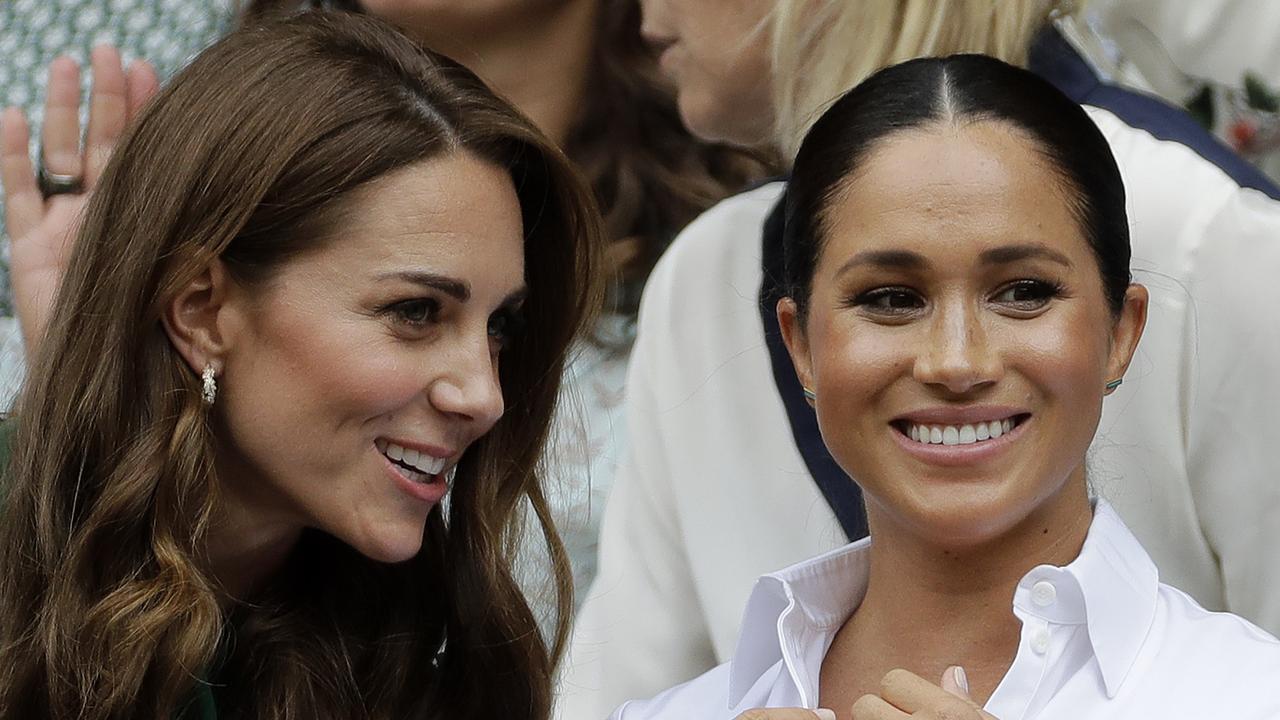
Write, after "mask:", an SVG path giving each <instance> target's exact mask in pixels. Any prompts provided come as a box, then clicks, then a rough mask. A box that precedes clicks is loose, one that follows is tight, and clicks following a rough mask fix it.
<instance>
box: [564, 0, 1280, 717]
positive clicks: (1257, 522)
mask: <svg viewBox="0 0 1280 720" xmlns="http://www.w3.org/2000/svg"><path fill="white" fill-rule="evenodd" d="M640 4H641V6H642V9H643V19H644V21H643V26H642V27H643V33H644V35H645V37H646V38H647V39H649V40H650V42H652V43H653V44H654V45H655V46H656V47H657V48H658V49H659V50H661V52H662V67H663V70H664V71H665V72H666V73H667V74H668V76H669V77H670V78H671V80H672V81H673V83H674V84H675V86H676V96H677V100H678V105H679V107H680V112H681V116H682V117H683V118H684V119H685V120H686V124H687V126H688V127H689V128H690V130H692V131H693V132H694V133H695V134H697V135H698V136H699V137H703V138H707V139H715V140H720V141H723V142H729V143H733V144H740V145H749V146H758V145H762V144H763V145H764V146H766V147H769V148H772V149H774V150H776V151H777V152H778V153H779V155H780V156H781V158H782V162H783V164H784V165H786V166H789V165H790V164H791V162H792V161H793V160H794V157H795V151H796V149H797V148H798V147H799V146H800V142H801V139H802V138H803V137H804V136H805V133H806V131H807V130H808V128H809V127H810V126H811V125H812V124H813V123H814V122H815V121H816V120H817V119H818V118H819V117H820V116H821V115H822V112H823V110H824V109H825V108H827V107H829V106H830V104H831V103H833V102H834V101H835V100H836V99H837V98H839V97H840V96H841V95H843V94H844V93H845V92H847V91H848V90H849V89H851V88H853V87H854V86H856V85H857V84H858V83H860V82H862V81H863V80H865V79H867V78H868V77H870V76H871V74H873V73H874V72H875V71H877V70H878V69H881V68H884V67H887V66H889V65H893V64H896V63H900V62H905V61H907V60H911V59H913V58H918V57H945V56H948V55H953V54H956V53H979V54H983V55H988V56H991V57H995V58H999V59H1001V60H1003V61H1005V62H1007V63H1010V64H1012V65H1017V66H1019V67H1024V68H1027V69H1029V70H1031V71H1032V72H1034V73H1036V74H1037V75H1038V76H1039V77H1041V78H1043V79H1045V80H1047V81H1048V82H1050V83H1051V84H1053V86H1054V87H1056V88H1057V89H1058V90H1059V91H1061V92H1062V93H1063V94H1064V95H1066V96H1067V97H1068V98H1070V99H1071V100H1072V101H1074V102H1075V103H1077V104H1078V105H1079V106H1081V107H1082V108H1083V109H1084V110H1085V112H1086V113H1088V114H1089V117H1090V118H1091V119H1092V120H1093V121H1094V123H1095V124H1096V125H1097V126H1098V128H1099V130H1100V131H1101V132H1102V134H1103V136H1104V137H1105V138H1106V139H1107V142H1108V144H1109V145H1110V148H1111V151H1112V153H1113V154H1114V156H1115V161H1116V165H1117V166H1118V167H1119V169H1120V174H1121V177H1123V179H1124V182H1125V186H1126V198H1125V202H1126V210H1127V216H1128V222H1129V232H1130V238H1131V241H1132V259H1133V261H1132V263H1131V264H1132V268H1133V272H1134V274H1135V277H1137V278H1138V279H1139V280H1141V282H1142V283H1143V284H1144V285H1145V286H1147V287H1148V289H1149V291H1150V294H1151V298H1152V299H1151V303H1150V308H1151V311H1150V314H1149V320H1148V322H1147V326H1146V330H1145V332H1144V335H1143V338H1144V339H1143V343H1142V346H1141V347H1140V348H1139V350H1138V356H1137V358H1136V360H1135V361H1134V367H1133V370H1131V371H1130V373H1129V375H1128V377H1126V378H1125V382H1124V385H1123V386H1121V387H1119V388H1117V389H1116V391H1115V393H1114V395H1115V397H1114V398H1113V400H1112V401H1111V402H1108V403H1107V404H1106V406H1105V407H1104V409H1103V414H1102V418H1101V420H1100V421H1099V424H1098V433H1097V435H1096V437H1095V440H1094V443H1093V446H1092V450H1091V451H1090V463H1091V466H1092V469H1093V471H1094V473H1093V484H1094V486H1095V488H1096V490H1097V492H1098V493H1099V495H1101V496H1103V497H1105V498H1106V499H1107V500H1108V501H1109V502H1111V503H1112V504H1113V506H1114V507H1115V509H1116V510H1117V512H1118V513H1119V514H1120V515H1121V517H1123V518H1124V520H1125V523H1126V524H1127V525H1128V526H1129V527H1130V528H1131V529H1132V530H1133V533H1134V535H1135V536H1137V537H1138V538H1139V539H1140V540H1141V542H1142V544H1143V546H1144V548H1145V549H1146V551H1147V552H1148V553H1150V555H1151V557H1152V558H1153V559H1154V560H1155V562H1156V564H1157V565H1159V567H1160V570H1161V578H1162V579H1163V580H1164V581H1165V582H1168V583H1169V584H1171V585H1174V586H1176V587H1178V588H1180V589H1182V590H1184V591H1185V592H1187V593H1188V594H1190V595H1191V596H1192V597H1194V598H1195V599H1196V601H1197V602H1199V603H1200V604H1201V605H1203V606H1204V607H1206V608H1208V609H1211V610H1227V611H1230V612H1233V613H1236V614H1238V615H1241V616H1242V617H1245V618H1247V619H1249V620H1250V621H1251V622H1255V623H1257V624H1258V625H1259V626H1261V627H1263V628H1264V629H1266V630H1267V631H1268V632H1270V633H1272V634H1280V554H1277V553H1274V552H1272V548H1273V546H1274V545H1275V543H1274V538H1273V537H1272V535H1273V533H1270V532H1267V531H1266V530H1265V528H1270V527H1275V526H1277V525H1280V484H1278V483H1276V482H1274V477H1275V471H1274V468H1276V467H1278V466H1280V443H1276V442H1273V441H1271V439H1270V437H1269V436H1267V435H1266V434H1265V433H1260V432H1257V428H1262V427H1267V426H1269V423H1270V418H1271V416H1272V414H1273V410H1274V408H1273V406H1274V405H1275V401H1274V399H1273V398H1276V397H1280V324H1276V323H1271V324H1265V323H1263V324H1260V323H1258V322H1256V321H1255V319H1254V317H1255V315H1254V313H1252V312H1250V310H1249V309H1250V308H1262V307H1272V306H1277V307H1280V283H1276V282H1275V281H1274V275H1275V271H1274V269H1275V268H1276V267H1280V243H1278V242H1276V240H1275V239H1276V238H1277V237H1280V187H1277V186H1276V184H1275V183H1274V182H1272V181H1270V180H1269V179H1267V178H1266V177H1265V176H1264V175H1263V174H1262V173H1261V172H1259V171H1258V169H1257V168H1254V167H1252V166H1250V165H1249V164H1248V163H1247V162H1245V161H1244V160H1242V159H1241V158H1240V157H1238V156H1236V155H1235V154H1234V153H1232V151H1231V150H1230V149H1229V148H1227V147H1226V146H1224V145H1222V144H1221V143H1220V142H1218V141H1217V140H1216V139H1215V138H1214V137H1213V136H1212V135H1211V134H1210V133H1208V132H1207V131H1205V129H1204V128H1203V127H1201V126H1200V125H1199V124H1198V123H1197V122H1196V121H1195V120H1194V119H1192V118H1191V117H1190V116H1189V115H1187V114H1186V113H1185V112H1183V111H1181V110H1180V109H1178V108H1175V107H1172V106H1169V105H1165V104H1163V103H1162V102H1160V101H1159V100H1157V99H1154V98H1151V97H1148V96H1145V95H1142V94H1141V93H1138V92H1133V91H1131V90H1128V89H1125V88H1124V87H1121V86H1118V85H1117V84H1116V83H1115V82H1114V80H1112V79H1110V78H1109V76H1108V74H1107V73H1106V72H1105V71H1103V70H1098V69H1097V68H1099V67H1104V68H1105V67H1106V66H1107V64H1106V58H1105V57H1103V58H1102V61H1103V62H1102V64H1101V66H1099V65H1097V64H1095V63H1094V61H1095V60H1097V59H1099V55H1098V53H1097V51H1098V50H1100V49H1101V46H1100V45H1099V44H1098V43H1097V42H1096V41H1097V38H1096V37H1094V36H1093V35H1092V34H1091V30H1090V27H1091V26H1090V25H1089V24H1088V23H1086V22H1085V21H1084V18H1083V14H1084V13H1083V10H1082V6H1083V5H1084V3H1081V2H1075V1H1073V0H964V2H937V1H936V0H857V1H856V2H855V1H852V0H641V2H640ZM1073 152H1074V151H1073ZM923 162H924V164H925V165H926V166H928V165H929V164H930V163H931V160H930V159H929V158H925V159H924V161H923ZM786 187H787V181H786V178H782V179H779V180H778V181H775V182H769V183H765V184H763V185H761V186H759V187H757V188H754V189H752V190H749V191H746V192H743V193H741V194H739V195H737V196H735V197H733V198H730V199H728V200H726V201H724V202H722V203H720V204H719V205H717V206H716V207H715V208H712V209H711V210H709V211H707V213H705V214H704V215H703V216H702V217H700V218H698V219H697V220H695V221H694V222H692V223H690V225H689V227H688V228H687V229H685V230H684V231H683V232H682V233H681V236H680V237H679V238H677V239H676V240H675V241H674V242H673V243H672V246H671V248H670V249H669V250H668V251H667V253H666V254H665V255H664V256H663V260H662V261H661V262H660V263H659V264H658V266H657V267H656V268H655V270H654V272H653V275H652V277H651V278H650V280H649V283H648V285H647V288H646V291H645V296H644V301H643V303H642V309H641V311H640V313H639V317H638V321H637V328H638V330H637V340H636V343H635V347H634V350H633V353H632V356H631V366H630V367H631V370H630V377H629V378H628V382H627V399H626V402H627V409H626V417H627V426H626V431H627V435H626V445H627V447H628V449H629V453H630V454H629V456H628V457H627V460H626V461H625V462H624V463H622V464H621V465H620V467H619V469H618V472H617V473H616V475H615V478H614V485H613V490H612V493H611V494H610V496H609V505H608V508H607V509H606V511H605V513H604V517H605V520H604V522H603V523H602V525H601V529H600V559H599V574H598V576H597V580H596V583H595V587H596V588H598V589H599V590H600V591H599V592H594V591H593V590H591V589H588V590H586V591H585V593H584V594H585V595H586V599H585V601H584V602H583V605H582V608H581V610H580V611H579V613H578V616H577V619H576V620H575V623H574V628H575V629H574V639H573V642H572V643H571V648H570V652H569V655H568V657H567V660H566V662H565V667H566V671H565V673H564V675H565V678H564V681H563V682H562V684H561V688H562V691H561V697H560V701H559V703H558V705H557V707H558V711H557V712H558V713H559V716H560V717H561V718H562V719H563V720H596V719H597V718H600V717H603V716H605V715H606V714H608V712H609V711H610V710H612V709H613V708H615V707H617V706H618V704H619V703H621V702H623V701H624V700H627V699H629V698H633V697H644V696H648V695H652V694H653V693H655V692H657V691H659V690H661V689H662V688H665V687H670V686H672V685H674V684H676V683H678V682H681V681H684V680H687V679H689V678H691V677H694V676H696V675H699V674H701V673H703V672H706V671H707V670H709V669H711V668H712V667H715V666H716V665H718V664H721V663H723V662H725V661H727V660H729V659H730V658H731V657H732V656H733V653H734V651H735V648H736V646H737V637H738V632H737V623H738V619H739V618H741V617H742V612H743V609H744V607H745V604H746V602H747V598H748V596H749V595H750V593H751V590H752V587H753V585H754V583H755V581H756V579H757V578H758V577H760V575H762V574H764V573H767V572H769V571H772V570H775V569H777V568H781V567H786V566H788V565H791V564H793V563H795V562H797V561H799V560H801V559H803V558H806V557H812V556H814V555H817V554H820V553H822V552H826V551H828V550H833V549H835V548H837V547H839V546H841V545H843V544H845V543H847V542H848V541H850V540H857V539H859V538H862V537H865V536H866V535H867V532H868V526H867V513H866V508H865V503H864V498H863V497H862V494H861V492H860V490H859V489H858V486H857V485H856V484H855V483H853V482H850V481H849V477H848V475H847V473H846V472H845V471H844V470H843V469H842V468H841V466H840V464H839V463H838V462H836V459H835V458H833V457H832V455H831V453H830V452H828V448H827V446H826V445H825V444H824V442H823V437H822V434H821V432H820V428H819V425H818V422H817V418H816V416H815V414H814V412H813V410H812V409H811V408H810V407H809V406H808V404H807V403H806V402H805V398H804V394H803V389H802V388H801V387H800V385H799V383H798V382H797V381H796V376H795V372H794V369H793V367H792V361H791V357H790V355H789V354H788V353H787V350H786V347H785V345H784V343H783V342H782V339H781V331H780V329H779V326H778V319H777V314H776V313H775V307H776V305H777V301H778V299H779V298H780V297H781V295H783V294H784V288H783V287H782V278H783V276H784V275H785V270H784V265H785V263H784V257H783V244H784V243H783V237H782V230H783V225H784V222H783V215H784V207H783V197H784V191H785V189H786Z"/></svg>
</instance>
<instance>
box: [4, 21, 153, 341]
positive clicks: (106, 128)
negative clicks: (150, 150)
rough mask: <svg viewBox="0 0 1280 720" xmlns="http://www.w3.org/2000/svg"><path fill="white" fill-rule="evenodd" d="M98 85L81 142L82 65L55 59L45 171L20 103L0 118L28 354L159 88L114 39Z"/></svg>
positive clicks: (44, 131) (105, 49)
mask: <svg viewBox="0 0 1280 720" xmlns="http://www.w3.org/2000/svg"><path fill="white" fill-rule="evenodd" d="M91 67H92V68H93V89H92V90H91V92H90V94H89V126H88V128H87V129H86V132H85V139H84V146H83V149H82V148H81V143H80V68H79V66H78V65H77V64H76V62H75V61H74V60H72V59H71V58H69V57H59V58H57V59H55V60H54V61H53V62H52V63H50V64H49V84H48V88H47V91H46V97H45V113H44V125H43V127H42V128H41V140H40V142H41V147H42V153H43V159H42V162H43V164H44V168H43V170H44V172H43V178H42V177H41V174H40V173H38V172H37V170H36V169H35V168H33V167H32V165H31V159H30V156H29V155H28V151H27V146H28V142H29V139H30V129H29V128H28V126H27V122H26V118H25V117H24V116H23V114H22V111H21V110H19V109H18V108H9V109H8V110H5V112H4V115H3V117H2V118H0V187H3V189H4V194H5V203H4V206H5V225H6V227H7V229H8V233H9V237H10V249H9V258H10V268H9V269H10V278H11V285H12V288H13V302H14V308H15V310H16V312H17V315H18V321H19V323H20V324H21V326H22V333H23V340H24V341H25V342H26V347H27V354H28V357H30V355H31V353H32V352H33V351H34V349H35V347H36V345H37V344H38V343H39V340H40V337H41V336H42V335H43V333H44V326H45V323H46V321H47V319H48V315H49V311H50V310H51V308H52V306H53V298H54V296H55V294H56V292H57V288H58V285H59V284H60V283H61V280H62V274H63V272H64V271H65V269H66V264H67V260H68V258H69V257H70V254H71V243H72V240H73V238H74V237H75V234H76V231H77V230H78V224H79V222H80V216H81V214H82V212H83V210H84V206H85V203H86V198H87V197H88V194H89V193H90V192H91V191H92V190H93V187H94V185H96V184H97V181H98V178H99V177H100V176H101V175H102V170H103V168H105V167H106V165H107V160H108V159H109V158H110V157H111V151H112V149H113V148H114V147H115V143H116V141H117V140H118V139H119V138H120V136H121V135H122V134H123V133H124V129H125V127H126V126H127V124H128V122H129V121H130V120H131V119H132V118H133V117H134V116H135V115H136V114H137V113H138V111H139V110H140V109H141V108H142V106H143V105H144V104H145V103H146V101H147V100H148V99H150V98H151V96H152V95H154V94H155V92H156V90H157V89H158V87H159V80H158V78H157V76H156V71H155V69H154V68H152V67H151V65H150V64H149V63H147V62H145V61H136V62H133V63H131V64H130V66H129V68H128V70H127V71H126V70H125V68H124V66H123V64H122V62H121V59H120V53H119V52H118V51H116V49H115V48H112V47H109V46H105V45H104V46H99V47H97V48H94V50H93V53H92V55H91Z"/></svg>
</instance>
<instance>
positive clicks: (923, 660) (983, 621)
mask: <svg viewBox="0 0 1280 720" xmlns="http://www.w3.org/2000/svg"><path fill="white" fill-rule="evenodd" d="M867 519H868V524H869V527H870V528H871V535H872V537H873V538H874V541H873V543H872V545H871V549H870V560H871V563H870V575H869V578H868V582H867V593H866V596H865V597H864V599H863V601H862V603H861V604H860V605H859V606H858V609H857V611H856V612H855V613H854V615H853V617H851V618H850V619H849V620H848V621H846V623H845V625H844V627H842V628H841V630H840V632H839V633H838V634H837V636H836V639H835V641H834V642H833V644H832V647H831V650H830V651H829V652H828V655H827V660H826V661H824V665H823V678H822V679H823V681H824V682H823V683H822V685H823V686H824V687H832V686H833V685H834V686H836V687H842V688H848V689H849V690H850V691H851V692H873V691H875V689H876V688H877V687H878V684H879V681H880V678H882V677H884V674H885V673H887V672H888V671H889V670H892V669H894V668H904V669H907V670H910V671H911V672H914V673H915V674H917V675H919V676H920V677H923V678H925V679H927V680H929V681H930V682H933V683H938V682H939V681H940V679H941V677H942V673H943V672H944V671H945V670H946V669H947V667H949V666H951V665H961V666H963V667H964V668H965V671H966V673H967V675H968V679H969V684H970V689H971V697H972V698H973V699H974V700H975V701H977V702H978V703H985V702H986V700H987V699H988V698H989V697H990V695H991V693H992V692H994V690H995V688H996V686H997V685H998V684H999V682H1000V680H1001V679H1002V678H1003V677H1004V675H1005V674H1006V673H1007V672H1008V670H1009V666H1010V665H1011V664H1012V663H1013V658H1014V656H1015V655H1016V654H1017V648H1018V643H1019V639H1020V636H1021V629H1022V628H1021V622H1020V621H1019V620H1018V619H1017V617H1016V616H1015V615H1014V614H1013V612H1012V603H1013V593H1014V589H1015V588H1016V587H1017V584H1018V582H1019V581H1020V580H1021V579H1022V577H1023V576H1024V575H1025V574H1026V573H1027V572H1029V571H1030V570H1031V569H1032V568H1034V567H1036V566H1038V565H1055V566H1061V565H1066V564H1068V563H1070V562H1071V561H1072V560H1074V559H1075V558H1076V557H1077V556H1078V555H1079V554H1080V548H1081V546H1082V545H1083V544H1084V540H1085V536H1086V535H1087V533H1088V530H1089V525H1090V524H1091V522H1092V510H1091V508H1090V507H1089V499H1088V495H1087V493H1086V491H1085V485H1084V482H1083V480H1082V479H1081V481H1080V482H1075V481H1074V479H1073V481H1069V482H1068V483H1067V485H1066V486H1064V488H1063V489H1061V490H1060V491H1059V493H1058V497H1055V498H1052V499H1050V500H1048V501H1046V502H1044V503H1043V504H1042V506H1041V508H1040V509H1039V510H1037V511H1036V512H1034V513H1032V514H1031V515H1030V516H1029V517H1027V518H1026V519H1025V520H1024V521H1022V522H1021V523H1019V524H1018V525H1017V526H1015V527H1014V528H1012V529H1010V530H1009V531H1007V532H1005V533H1002V534H1001V535H1000V536H999V537H998V538H995V539H992V540H990V541H986V542H982V543H979V544H976V545H972V544H971V545H964V546H956V545H954V544H945V543H938V542H934V541H931V540H930V539H927V538H922V537H921V536H920V535H919V534H917V533H913V532H911V531H910V530H909V529H908V528H905V527H903V526H902V525H901V524H900V523H898V522H897V521H896V520H894V519H893V518H892V517H891V515H890V514H889V513H887V512H885V511H884V510H883V509H882V508H880V507H878V506H877V505H876V503H875V502H874V500H873V499H871V498H868V503H867ZM828 673H830V676H829V675H828ZM828 680H829V681H830V682H827V681H828ZM824 695H825V693H824ZM855 699H857V695H853V697H852V698H851V699H848V701H847V702H846V703H845V704H843V705H827V706H826V707H845V706H847V705H848V704H849V703H852V702H853V700H855ZM834 701H836V702H843V701H844V698H842V697H838V698H835V699H834Z"/></svg>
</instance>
